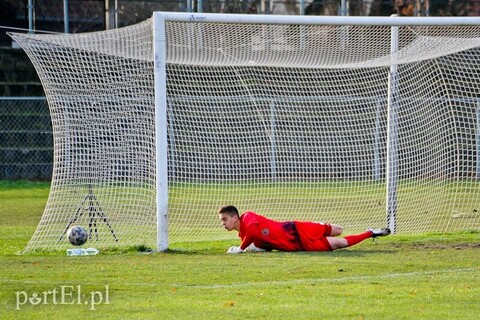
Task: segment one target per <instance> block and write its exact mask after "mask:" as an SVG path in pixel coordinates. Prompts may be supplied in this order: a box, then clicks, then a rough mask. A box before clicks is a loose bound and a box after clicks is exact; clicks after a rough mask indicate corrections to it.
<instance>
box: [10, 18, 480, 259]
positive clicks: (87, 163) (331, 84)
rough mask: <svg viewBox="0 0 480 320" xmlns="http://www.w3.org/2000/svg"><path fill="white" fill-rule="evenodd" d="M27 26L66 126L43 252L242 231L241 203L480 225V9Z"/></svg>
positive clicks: (252, 207) (59, 134)
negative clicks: (421, 14)
mask: <svg viewBox="0 0 480 320" xmlns="http://www.w3.org/2000/svg"><path fill="white" fill-rule="evenodd" d="M12 37H13V38H14V39H15V41H16V42H18V43H19V44H20V45H21V46H22V47H23V49H24V50H25V51H26V52H27V54H28V56H29V57H30V59H31V60H32V62H33V64H34V65H35V68H36V70H37V72H38V74H39V76H40V78H41V81H42V84H43V86H44V89H45V93H46V96H47V99H48V103H49V107H50V113H51V119H52V124H53V137H54V169H53V175H52V182H51V190H50V195H49V198H48V202H47V205H46V208H45V211H44V213H43V215H42V218H41V220H40V222H39V225H38V227H37V229H36V231H35V233H34V235H33V237H32V239H31V240H30V242H29V243H28V245H27V247H26V249H25V251H31V250H37V249H62V248H65V247H67V246H69V244H68V241H67V240H66V237H65V232H66V230H67V228H68V227H69V226H70V225H81V226H84V227H85V228H86V229H87V230H88V231H89V234H90V237H91V239H90V240H89V243H87V245H92V246H95V247H100V248H108V247H112V246H147V247H152V246H153V247H155V246H157V248H158V249H159V250H163V249H165V248H166V247H167V246H168V243H181V242H192V241H210V240H225V239H235V238H236V235H235V234H232V233H227V232H225V230H224V229H223V228H222V227H221V225H220V222H219V221H218V216H217V210H218V208H219V207H220V206H222V205H226V204H233V205H235V206H237V207H238V209H239V210H240V211H247V210H248V211H255V212H258V213H259V214H262V215H266V216H268V217H270V218H273V219H278V220H312V221H328V222H331V223H335V224H340V225H342V226H344V228H345V230H346V231H348V232H356V231H362V230H365V229H366V228H369V227H385V226H390V227H391V228H392V229H393V230H394V231H395V232H396V233H398V234H411V233H426V232H442V233H444V232H454V231H466V230H479V229H480V214H479V213H478V210H479V209H480V207H479V205H480V182H479V178H480V63H479V61H480V20H479V18H462V19H457V18H442V19H437V18H426V19H425V18H397V17H392V18H374V17H368V19H366V18H359V17H357V18H348V17H294V16H254V15H249V16H247V15H215V14H181V13H155V14H154V17H153V18H152V19H150V20H147V21H145V22H142V23H140V24H138V25H134V26H130V27H126V28H122V29H117V30H112V31H105V32H97V33H88V34H76V35H25V34H12ZM167 221H168V224H167ZM167 225H168V228H167ZM167 230H168V232H167ZM167 234H168V241H167V240H166V239H165V237H166V236H167Z"/></svg>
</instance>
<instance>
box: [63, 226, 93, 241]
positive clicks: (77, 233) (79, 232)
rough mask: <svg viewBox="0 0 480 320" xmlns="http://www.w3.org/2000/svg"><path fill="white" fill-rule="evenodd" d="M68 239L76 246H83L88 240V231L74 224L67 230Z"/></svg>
mask: <svg viewBox="0 0 480 320" xmlns="http://www.w3.org/2000/svg"><path fill="white" fill-rule="evenodd" d="M67 237H68V241H70V243H71V244H73V245H74V246H81V245H84V244H85V242H87V239H88V233H87V230H85V229H84V228H83V227H80V226H73V227H71V228H70V229H68V232H67Z"/></svg>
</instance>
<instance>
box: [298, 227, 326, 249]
mask: <svg viewBox="0 0 480 320" xmlns="http://www.w3.org/2000/svg"><path fill="white" fill-rule="evenodd" d="M295 226H296V227H297V232H298V235H299V237H300V241H301V243H302V247H303V250H305V251H332V247H331V246H330V243H329V242H328V240H327V237H328V236H330V234H331V233H332V226H331V225H330V224H328V223H320V222H304V221H295Z"/></svg>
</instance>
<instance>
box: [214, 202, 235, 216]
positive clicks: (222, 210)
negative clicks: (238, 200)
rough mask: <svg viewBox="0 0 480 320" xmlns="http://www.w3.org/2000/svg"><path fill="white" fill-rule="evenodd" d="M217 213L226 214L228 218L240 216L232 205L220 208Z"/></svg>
mask: <svg viewBox="0 0 480 320" xmlns="http://www.w3.org/2000/svg"><path fill="white" fill-rule="evenodd" d="M218 213H219V214H222V213H226V214H228V215H229V216H230V217H233V216H237V217H239V216H240V214H239V213H238V210H237V208H235V206H232V205H228V206H223V207H221V208H220V209H218Z"/></svg>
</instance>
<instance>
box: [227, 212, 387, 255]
mask: <svg viewBox="0 0 480 320" xmlns="http://www.w3.org/2000/svg"><path fill="white" fill-rule="evenodd" d="M218 215H219V217H220V221H222V224H223V226H224V227H225V229H227V230H228V231H232V230H236V231H238V236H239V237H240V238H241V239H242V244H241V245H240V247H236V246H233V247H230V249H228V251H227V253H242V252H245V251H253V252H260V251H271V250H280V251H332V250H336V249H340V248H346V247H351V246H353V245H355V244H357V243H359V242H362V241H363V240H365V239H368V238H375V237H381V236H388V235H389V234H390V229H388V228H384V229H375V230H368V231H365V232H363V233H360V234H356V235H349V236H345V237H343V238H341V237H336V236H339V235H340V234H341V233H342V232H343V228H342V227H340V226H338V225H334V224H328V223H321V222H306V221H285V222H279V221H275V220H270V219H267V218H265V217H263V216H261V215H259V214H256V213H254V212H245V213H243V214H242V215H241V216H240V214H239V213H238V210H237V208H235V207H234V206H224V207H221V208H220V210H219V211H218Z"/></svg>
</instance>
